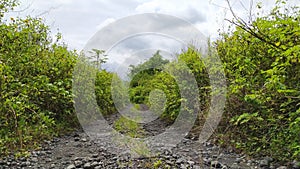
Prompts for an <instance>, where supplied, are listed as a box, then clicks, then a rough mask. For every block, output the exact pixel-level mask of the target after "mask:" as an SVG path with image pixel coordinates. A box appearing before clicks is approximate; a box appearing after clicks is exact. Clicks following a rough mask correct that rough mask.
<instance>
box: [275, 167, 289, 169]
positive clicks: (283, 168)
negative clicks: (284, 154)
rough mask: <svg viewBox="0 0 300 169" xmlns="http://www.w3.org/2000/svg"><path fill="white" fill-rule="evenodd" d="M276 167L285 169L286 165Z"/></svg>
mask: <svg viewBox="0 0 300 169" xmlns="http://www.w3.org/2000/svg"><path fill="white" fill-rule="evenodd" d="M277 169H287V167H286V166H280V167H278V168H277Z"/></svg>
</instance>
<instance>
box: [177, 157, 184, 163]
mask: <svg viewBox="0 0 300 169" xmlns="http://www.w3.org/2000/svg"><path fill="white" fill-rule="evenodd" d="M182 163H184V159H182V158H179V159H177V160H176V164H182Z"/></svg>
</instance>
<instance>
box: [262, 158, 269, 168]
mask: <svg viewBox="0 0 300 169" xmlns="http://www.w3.org/2000/svg"><path fill="white" fill-rule="evenodd" d="M269 165H270V161H268V160H266V159H263V160H260V161H259V166H260V167H268V166H269Z"/></svg>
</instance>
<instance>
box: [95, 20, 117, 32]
mask: <svg viewBox="0 0 300 169" xmlns="http://www.w3.org/2000/svg"><path fill="white" fill-rule="evenodd" d="M115 21H116V19H115V18H108V19H106V20H105V21H103V22H102V23H100V24H99V25H98V26H97V29H98V30H99V29H101V28H103V27H105V26H107V25H108V24H111V23H113V22H115Z"/></svg>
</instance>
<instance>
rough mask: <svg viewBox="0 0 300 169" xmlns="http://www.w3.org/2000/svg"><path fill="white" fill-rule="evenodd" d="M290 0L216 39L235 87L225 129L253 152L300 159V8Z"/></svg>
mask: <svg viewBox="0 0 300 169" xmlns="http://www.w3.org/2000/svg"><path fill="white" fill-rule="evenodd" d="M284 3H285V2H281V1H278V3H277V7H275V8H274V9H273V10H272V11H271V13H270V14H269V15H267V16H265V17H258V18H257V19H256V20H255V21H253V23H252V24H250V25H244V24H242V23H241V21H240V20H239V21H236V22H233V23H234V24H235V25H237V27H236V30H235V31H234V32H232V33H224V34H223V35H222V36H221V38H220V39H219V40H218V41H217V42H216V48H217V50H218V54H219V56H220V58H221V60H222V61H223V63H224V67H225V73H226V76H227V80H228V81H227V83H228V84H227V85H228V87H229V89H228V90H229V91H228V92H229V94H228V102H227V106H226V114H225V115H224V119H225V120H224V121H223V122H224V123H223V125H224V126H222V127H221V131H224V128H226V129H227V130H226V133H224V135H223V139H224V141H225V142H227V143H228V142H231V143H232V144H233V145H234V146H235V147H236V148H238V149H241V150H243V151H245V152H248V153H250V154H253V155H268V156H272V157H273V158H275V159H278V160H287V159H290V158H293V159H298V160H299V159H300V137H299V133H300V38H299V37H300V36H299V35H300V26H299V25H300V10H299V8H289V9H286V8H285V7H284V6H283V7H281V5H282V4H284ZM229 121H230V124H228V122H229ZM225 125H226V126H225ZM226 138H227V139H226ZM228 139H229V140H228Z"/></svg>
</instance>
